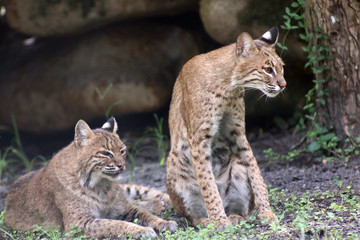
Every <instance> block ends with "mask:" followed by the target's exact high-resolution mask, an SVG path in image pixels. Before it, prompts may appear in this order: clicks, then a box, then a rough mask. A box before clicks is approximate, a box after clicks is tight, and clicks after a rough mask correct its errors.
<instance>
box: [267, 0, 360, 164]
mask: <svg viewBox="0 0 360 240" xmlns="http://www.w3.org/2000/svg"><path fill="white" fill-rule="evenodd" d="M305 6H306V2H305V0H296V1H294V2H292V3H291V5H290V7H286V8H285V14H284V15H283V18H284V24H282V25H281V28H282V29H284V30H286V34H285V37H284V38H283V42H282V43H281V44H280V43H278V46H279V47H280V48H281V54H282V53H283V51H285V50H287V47H286V46H285V40H286V37H287V36H288V34H289V32H290V31H293V30H299V31H300V32H299V34H298V35H299V38H300V39H302V40H303V41H304V42H305V43H306V46H303V47H302V49H303V50H304V51H305V52H306V53H307V60H308V61H307V62H306V64H305V68H308V67H310V68H311V70H312V72H313V74H314V75H315V76H316V79H314V80H313V83H314V86H313V87H312V88H311V89H310V90H309V91H308V92H307V94H306V95H305V101H306V102H305V105H304V107H303V110H304V111H305V112H306V113H305V115H304V116H303V117H301V118H300V119H299V122H298V124H297V126H296V128H295V132H296V131H299V130H301V129H304V128H305V126H306V123H307V124H308V126H309V130H308V131H307V133H306V136H305V137H306V139H305V143H306V145H307V146H306V148H305V149H303V150H301V152H305V151H307V152H309V153H311V154H316V155H321V157H319V158H317V159H321V160H324V159H327V160H328V159H331V158H337V159H340V158H342V159H348V158H349V156H351V155H359V152H360V148H359V146H360V145H359V142H360V141H358V139H352V138H351V137H348V138H347V139H346V140H345V141H344V142H342V141H341V139H339V138H338V137H337V136H336V135H335V133H333V131H332V129H328V128H326V127H324V126H322V125H321V123H320V121H318V120H319V119H325V118H327V117H328V116H327V115H326V113H325V112H323V111H322V112H321V113H320V114H321V115H319V113H318V112H317V111H316V109H317V106H319V107H321V108H322V109H324V108H325V105H326V97H328V96H329V91H328V89H327V88H326V83H327V82H328V80H329V79H330V75H329V74H327V71H328V70H329V67H328V66H326V65H325V64H322V63H323V61H327V60H330V59H332V56H331V49H330V48H329V46H327V45H326V42H327V41H328V40H329V36H328V35H326V34H324V33H323V31H322V29H321V28H319V27H317V28H315V29H314V31H313V32H310V31H309V30H308V26H307V22H306V21H305V15H304V9H305ZM342 140H343V139H342ZM342 143H344V144H342ZM268 155H269V153H268ZM270 157H274V154H273V153H272V156H270ZM276 157H277V158H284V156H276Z"/></svg>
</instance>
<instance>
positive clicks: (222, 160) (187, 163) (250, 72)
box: [166, 28, 286, 227]
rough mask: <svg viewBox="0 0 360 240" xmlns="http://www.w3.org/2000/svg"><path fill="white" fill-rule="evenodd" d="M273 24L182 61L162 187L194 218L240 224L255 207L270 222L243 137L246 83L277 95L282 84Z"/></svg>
mask: <svg viewBox="0 0 360 240" xmlns="http://www.w3.org/2000/svg"><path fill="white" fill-rule="evenodd" d="M277 38H278V31H277V28H273V29H270V30H269V31H268V32H267V33H265V34H264V35H263V36H262V37H261V38H260V39H257V40H253V39H252V38H251V37H250V35H249V34H247V33H242V34H241V35H240V36H239V37H238V39H237V42H236V43H234V44H231V45H229V46H226V47H223V48H220V49H217V50H214V51H212V52H209V53H206V54H201V55H198V56H196V57H194V58H193V59H191V60H190V61H189V62H187V63H186V64H185V65H184V67H183V69H182V71H181V72H180V74H179V77H178V78H177V80H176V83H175V86H174V91H173V95H172V101H171V106H170V114H169V127H170V135H171V151H170V153H169V156H168V158H167V164H166V171H167V176H166V184H167V190H168V193H169V195H170V198H171V200H172V203H173V205H174V207H175V209H176V211H177V212H178V213H179V214H181V215H183V216H186V217H188V218H189V219H190V220H191V221H192V223H193V224H195V225H197V224H204V225H206V224H207V223H209V221H214V222H217V224H218V226H219V227H223V226H225V225H228V224H230V223H233V224H237V223H238V222H239V221H241V220H243V219H244V218H247V217H248V216H249V214H250V212H251V210H252V209H253V208H254V207H256V208H257V209H258V211H259V213H260V214H261V216H262V217H263V218H268V219H270V220H275V219H276V216H275V215H274V214H273V212H272V211H271V209H270V204H269V200H268V191H267V189H266V185H265V183H264V180H263V178H262V176H261V172H260V170H259V167H258V165H257V162H256V159H255V157H254V155H253V152H252V150H251V147H250V145H249V143H248V141H247V138H246V135H245V105H244V99H243V96H244V89H245V88H255V89H259V90H260V91H262V92H263V93H264V94H265V95H267V96H269V97H275V96H276V95H278V94H279V93H280V92H281V91H282V90H283V89H284V88H285V86H286V82H285V79H284V77H283V65H284V64H283V62H282V60H281V59H280V57H279V56H278V55H277V54H276V53H275V45H276V41H277Z"/></svg>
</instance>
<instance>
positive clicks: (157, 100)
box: [0, 24, 198, 133]
mask: <svg viewBox="0 0 360 240" xmlns="http://www.w3.org/2000/svg"><path fill="white" fill-rule="evenodd" d="M43 41H45V43H41V41H40V43H38V44H39V45H40V46H38V45H37V43H35V45H33V46H31V47H32V48H34V49H35V51H33V52H30V53H29V54H27V55H25V56H22V57H21V59H18V60H17V61H15V62H14V60H13V59H12V58H11V57H9V58H8V63H3V64H2V65H1V68H2V69H1V68H0V71H1V75H0V102H2V103H3V104H2V107H1V108H0V121H1V123H2V124H4V123H5V124H11V114H13V115H14V116H15V119H16V121H17V125H18V127H19V129H21V130H25V131H29V132H34V133H42V132H49V131H59V130H63V129H66V128H68V127H73V125H74V123H75V122H76V121H77V120H79V119H85V120H91V119H96V118H99V117H103V116H105V113H106V112H109V111H111V114H114V115H115V116H119V115H124V114H130V113H143V112H150V111H154V110H157V109H159V108H161V107H163V106H164V105H166V104H167V103H168V101H169V100H170V96H171V92H172V86H173V83H174V81H175V79H176V76H177V74H178V73H179V71H180V69H181V67H182V66H183V64H184V63H185V62H186V61H187V60H188V59H189V58H191V57H192V56H194V55H196V54H197V53H198V49H197V45H196V43H195V42H194V40H193V38H192V36H191V35H190V34H188V33H187V32H186V31H184V30H182V29H180V28H178V27H175V26H168V25H159V24H129V25H126V26H125V25H124V26H111V27H107V28H105V29H99V30H97V31H95V32H91V33H87V34H84V35H82V36H77V37H72V38H62V39H57V40H54V39H50V40H48V41H46V40H43ZM41 44H43V45H41ZM6 54H8V55H7V56H12V53H11V52H8V53H6Z"/></svg>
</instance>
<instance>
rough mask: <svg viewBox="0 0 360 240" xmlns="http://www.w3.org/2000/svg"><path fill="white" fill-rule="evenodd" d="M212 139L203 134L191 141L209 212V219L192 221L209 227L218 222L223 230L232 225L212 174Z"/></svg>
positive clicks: (199, 179)
mask: <svg viewBox="0 0 360 240" xmlns="http://www.w3.org/2000/svg"><path fill="white" fill-rule="evenodd" d="M199 132H203V131H199ZM210 139H211V136H210V135H209V134H203V136H199V135H198V134H196V135H195V136H193V137H192V138H190V139H189V143H190V150H191V155H192V159H193V165H194V168H195V174H196V178H197V182H198V184H199V186H200V191H201V195H202V197H203V199H204V203H205V207H206V209H207V212H208V219H206V218H201V219H191V220H192V222H193V224H195V225H197V224H201V225H207V224H208V223H209V222H216V223H217V225H218V227H219V228H223V227H224V226H225V225H230V224H231V223H230V221H229V220H228V219H227V216H226V213H225V210H224V207H223V202H222V199H221V196H220V194H219V191H218V188H217V185H216V182H215V177H214V174H213V172H212V164H211V148H210V146H211V141H210Z"/></svg>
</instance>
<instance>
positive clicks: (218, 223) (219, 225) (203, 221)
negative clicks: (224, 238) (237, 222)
mask: <svg viewBox="0 0 360 240" xmlns="http://www.w3.org/2000/svg"><path fill="white" fill-rule="evenodd" d="M210 223H215V227H216V229H217V230H220V231H223V230H225V229H226V226H227V225H231V222H230V221H229V220H228V219H221V220H210V219H209V218H200V219H197V220H196V221H194V222H193V224H194V225H200V227H203V228H205V227H207V226H208V225H209V224H210Z"/></svg>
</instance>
